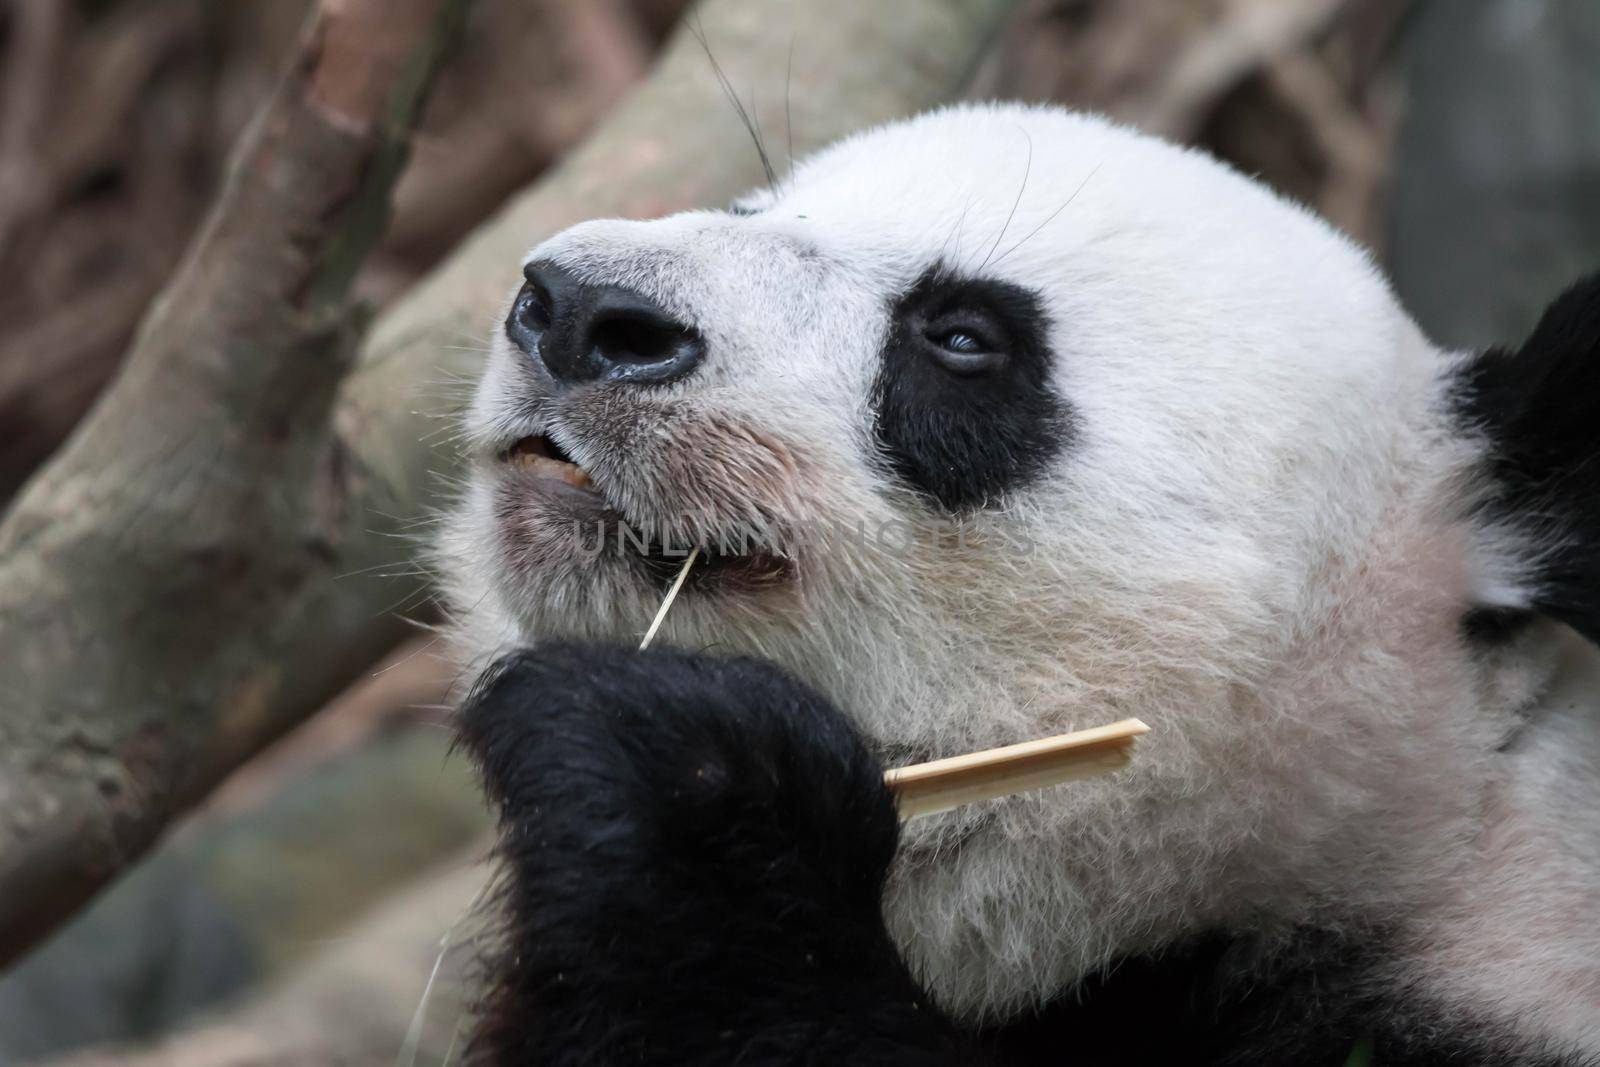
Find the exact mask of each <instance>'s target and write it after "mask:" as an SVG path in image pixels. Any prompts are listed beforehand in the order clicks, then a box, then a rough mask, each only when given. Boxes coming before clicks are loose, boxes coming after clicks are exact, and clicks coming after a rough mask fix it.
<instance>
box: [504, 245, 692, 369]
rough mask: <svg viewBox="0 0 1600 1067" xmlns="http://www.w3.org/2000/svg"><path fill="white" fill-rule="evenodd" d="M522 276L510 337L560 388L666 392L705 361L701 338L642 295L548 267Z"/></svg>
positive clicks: (530, 268) (532, 265) (508, 323)
mask: <svg viewBox="0 0 1600 1067" xmlns="http://www.w3.org/2000/svg"><path fill="white" fill-rule="evenodd" d="M523 275H524V276H525V277H526V278H527V284H525V285H524V286H523V287H522V291H521V292H520V293H518V294H517V300H516V303H515V304H513V305H512V307H511V314H510V315H509V316H507V318H506V335H507V336H508V337H510V338H511V340H512V342H513V343H515V344H516V345H517V347H518V348H521V349H522V350H523V351H524V352H527V353H528V354H529V355H537V356H538V357H539V359H540V361H541V362H543V363H544V365H545V366H546V367H547V368H549V371H550V374H551V375H552V376H553V377H554V378H555V379H556V381H558V382H563V383H571V384H577V383H580V382H638V383H641V384H649V385H662V384H665V383H667V382H674V381H677V380H678V379H679V378H682V377H683V376H684V375H686V374H688V373H689V372H690V371H692V370H694V368H695V366H696V365H697V364H698V363H699V362H700V360H701V359H702V358H703V357H704V356H705V351H706V344H705V341H704V340H703V339H702V338H701V337H700V334H699V333H698V332H696V331H695V330H694V329H693V328H692V327H690V326H686V325H684V324H683V323H681V322H679V321H678V320H677V319H675V318H673V317H672V315H670V314H669V313H668V312H667V311H666V310H665V309H663V308H662V307H661V306H660V305H659V304H657V303H656V302H655V301H653V300H651V299H650V298H649V297H647V296H645V295H644V294H642V293H639V292H636V291H635V290H633V289H628V288H625V287H623V286H620V285H609V284H604V283H594V282H588V281H584V280H583V279H582V278H580V277H579V276H578V275H577V274H575V273H573V272H572V271H570V270H567V269H566V268H564V267H559V266H557V265H556V264H554V263H548V262H535V263H530V264H528V265H527V267H525V268H524V269H523Z"/></svg>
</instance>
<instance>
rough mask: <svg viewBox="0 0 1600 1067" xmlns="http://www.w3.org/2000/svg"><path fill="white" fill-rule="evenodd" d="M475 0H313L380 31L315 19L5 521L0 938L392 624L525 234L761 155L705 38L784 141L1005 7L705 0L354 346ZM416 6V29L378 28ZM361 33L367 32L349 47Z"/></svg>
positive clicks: (241, 756) (287, 715)
mask: <svg viewBox="0 0 1600 1067" xmlns="http://www.w3.org/2000/svg"><path fill="white" fill-rule="evenodd" d="M459 2H460V0H431V2H428V0H406V2H405V3H399V2H397V0H327V2H326V4H325V10H324V12H323V18H324V19H325V20H333V21H335V22H337V21H338V20H342V19H349V20H356V21H352V22H350V23H349V24H348V25H349V26H352V27H354V26H358V25H359V24H360V23H359V20H361V19H366V20H368V25H369V26H370V32H368V33H359V32H357V33H347V32H343V31H342V30H335V31H334V32H330V31H329V30H328V29H327V27H326V23H325V22H324V23H319V24H318V28H314V29H313V30H312V32H311V34H310V36H309V38H308V47H307V49H306V52H305V57H304V59H303V60H302V62H301V63H300V64H299V65H298V66H297V67H296V69H295V71H294V72H293V73H292V74H291V76H290V77H289V79H288V81H287V82H286V83H285V85H284V87H283V89H282V91H281V92H280V93H279V94H278V96H277V98H276V99H275V100H274V102H273V104H272V105H271V107H270V108H269V109H268V110H267V112H266V113H265V114H264V115H263V116H262V118H261V119H260V120H259V122H258V124H257V125H256V127H255V128H254V129H253V131H252V132H251V133H250V134H249V135H247V138H246V142H245V145H244V146H243V148H242V150H241V152H240V154H239V156H238V161H239V162H238V165H237V167H236V170H235V173H234V175H233V178H232V180H231V182H230V183H229V187H228V189H227V191H226V192H225V193H224V195H223V197H222V200H221V202H220V203H219V204H218V206H217V209H216V210H215V212H214V213H213V216H212V218H211V220H210V222H209V224H208V225H207V227H206V229H205V232H204V233H203V234H202V236H201V238H200V240H199V242H198V244H197V246H196V247H195V249H194V250H193V251H192V252H191V254H190V256H189V257H188V259H187V260H186V261H185V263H184V265H183V267H182V268H181V269H180V270H179V272H178V274H177V276H176V277H175V279H174V280H173V282H172V283H171V285H170V286H169V287H168V289H167V291H166V292H165V294H164V295H163V296H162V297H161V298H160V299H159V300H158V301H157V303H156V304H155V306H154V307H153V308H152V310H151V313H150V316H149V318H148V319H147V321H146V323H145V325H144V327H143V329H142V330H141V333H140V336H139V339H138V341H137V342H136V346H135V350H134V352H133V353H132V354H131V356H130V358H129V361H128V363H127V366H126V368H125V370H124V372H123V374H122V375H121V377H120V378H119V379H118V380H117V381H116V382H115V383H114V384H113V386H112V387H111V389H110V390H109V391H108V393H107V394H106V396H105V397H103V398H102V401H101V403H100V404H99V405H98V406H97V408H96V410H95V411H94V412H93V414H92V415H91V416H90V417H89V419H88V420H86V422H85V424H84V425H83V426H82V427H81V428H80V430H79V431H78V432H77V433H76V434H75V436H74V437H73V439H72V440H71V441H70V442H69V444H68V445H67V446H66V447H65V448H64V450H63V451H62V453H61V454H60V455H59V456H58V457H57V458H56V459H55V460H54V461H53V462H52V463H51V464H50V465H49V466H48V467H46V468H45V469H44V471H42V472H41V474H40V475H39V476H38V477H37V478H36V479H35V480H34V481H33V482H32V483H31V484H30V485H29V486H28V488H27V489H26V490H25V491H24V493H23V495H22V496H21V497H20V498H19V500H18V502H17V504H16V506H15V508H14V510H13V512H12V513H11V515H10V516H9V517H8V518H7V520H6V522H5V523H4V525H3V526H0V649H4V652H3V653H0V962H3V961H4V960H5V959H7V958H10V957H12V956H14V955H16V954H17V953H18V952H19V951H21V950H22V949H24V948H25V947H26V946H28V945H29V944H31V943H32V942H34V941H36V940H37V939H38V938H40V937H41V936H43V935H44V934H45V933H46V932H47V931H48V930H49V929H50V928H51V927H52V926H53V925H54V924H55V923H56V922H58V921H59V920H60V919H61V918H63V917H65V916H66V915H68V914H70V913H71V912H72V911H73V910H74V909H75V908H76V907H77V906H78V905H79V904H81V903H82V902H83V901H84V900H85V899H87V898H88V897H89V895H90V894H92V893H93V892H94V890H95V889H96V888H97V887H99V886H100V885H102V884H103V883H104V882H105V881H106V880H107V879H109V878H110V877H111V876H112V875H114V874H115V873H116V872H117V871H118V870H119V869H121V868H122V867H124V866H125V865H126V864H127V863H129V862H130V861H131V860H133V859H134V858H136V857H137V856H138V855H140V854H141V853H142V852H143V851H144V850H145V849H146V848H148V847H149V845H150V844H151V842H152V841H153V840H154V839H155V838H156V837H157V835H158V834H159V833H160V831H161V829H162V828H163V827H164V826H166V825H167V824H168V823H169V822H170V821H171V819H172V818H173V817H174V816H175V815H177V814H178V813H180V812H182V811H183V810H184V809H185V808H186V807H188V806H189V805H191V804H193V803H194V802H195V801H196V800H197V799H198V798H200V797H201V796H203V795H204V794H205V792H206V791H207V790H208V789H209V788H211V787H212V786H213V785H215V784H216V783H217V782H218V781H219V780H220V779H221V777H222V776H223V775H225V774H226V773H227V772H228V771H229V770H231V769H232V768H233V767H235V766H237V765H238V764H239V763H241V762H242V761H243V760H245V759H247V758H248V757H249V756H250V755H251V754H253V753H254V752H255V751H257V750H259V749H260V748H261V747H262V746H263V745H264V744H266V743H267V742H268V741H270V740H271V739H273V738H274V737H276V736H277V735H279V734H281V733H282V732H283V731H285V730H287V729H288V728H290V727H291V726H293V725H294V724H295V723H297V722H299V721H300V720H301V719H303V718H304V717H305V716H306V715H308V714H310V713H311V712H312V711H313V710H315V709H316V708H317V707H319V706H320V705H321V704H322V703H323V702H324V701H325V700H326V699H327V698H328V697H330V696H331V695H332V694H334V693H335V692H337V691H338V690H339V689H340V688H341V687H342V685H343V684H344V683H345V682H346V681H347V680H348V679H349V678H350V677H351V676H352V675H353V673H354V672H356V671H357V670H359V669H360V668H361V667H363V666H365V665H366V664H369V663H371V662H373V661H374V660H375V659H376V658H377V657H378V656H379V655H380V654H381V653H382V652H383V651H384V650H385V649H387V648H388V647H390V646H392V645H393V644H394V643H395V642H396V640H397V639H398V638H399V636H400V635H401V633H402V629H403V623H402V622H401V621H400V620H399V619H398V618H397V617H396V615H395V614H394V613H393V611H392V610H391V609H392V608H393V607H394V605H395V603H396V602H397V601H405V600H406V599H407V598H408V596H409V594H410V593H411V592H412V591H413V590H412V589H411V588H408V587H405V586H397V585H396V584H395V583H394V582H393V581H385V580H382V579H381V578H379V577H376V576H374V573H375V572H382V571H385V570H387V569H390V568H395V569H401V570H405V569H408V568H407V559H408V557H410V556H412V555H414V554H415V547H416V545H415V536H414V535H415V526H414V524H415V521H416V519H417V518H418V517H420V516H422V515H424V514H425V513H426V512H427V511H428V509H429V507H430V505H432V504H436V503H437V496H436V493H437V487H438V486H439V485H440V484H441V479H443V480H447V479H448V476H449V472H450V471H451V469H452V468H453V467H454V465H455V463H456V457H455V455H454V454H453V450H452V448H451V447H450V446H449V444H448V443H447V441H448V432H441V423H440V419H441V417H445V416H448V414H449V412H450V410H451V408H452V406H453V403H454V400H455V398H452V397H451V395H450V390H449V389H448V388H447V387H446V386H445V385H444V384H443V383H445V382H448V381H451V380H457V381H459V380H463V379H466V378H470V377H471V375H472V374H473V372H474V371H475V369H476V365H477V361H478V358H479V356H478V351H477V350H478V348H479V347H480V346H481V344H482V340H483V338H484V337H486V336H487V335H488V333H489V330H490V329H491V327H492V323H493V321H494V319H495V318H496V317H497V314H498V312H499V310H500V307H501V304H502V301H503V300H504V299H505V298H506V295H507V293H508V292H509V290H510V289H511V287H512V286H513V285H514V284H515V282H516V281H517V279H518V277H519V270H518V264H519V261H520V258H521V256H522V254H523V253H524V252H525V251H526V250H527V249H528V248H529V247H531V246H532V245H533V244H535V243H536V242H537V241H539V240H540V239H541V238H543V237H545V236H547V235H548V234H550V233H552V232H554V231H555V230H558V229H560V228H562V227H564V226H566V225H568V224H570V223H573V222H576V221H578V220H580V219H583V218H589V217H594V216H602V215H622V216H648V215H655V214H660V213H663V212H667V211H671V210H675V209H679V208H683V207H689V206H695V205H705V204H718V203H722V202H725V201H726V200H727V199H728V198H729V197H730V196H732V195H733V194H735V193H737V192H739V191H741V190H743V189H745V188H747V187H749V186H751V185H754V184H756V183H758V182H759V181H761V180H762V176H761V171H760V167H759V165H758V162H757V159H756V154H755V151H754V149H753V147H752V145H751V144H750V141H749V134H748V132H747V131H746V130H745V128H744V126H743V125H742V124H741V123H740V121H739V120H738V118H737V117H736V116H735V114H734V110H733V108H732V107H731V106H730V105H729V103H728V101H727V100H726V99H725V98H724V90H723V86H722V84H721V83H720V82H719V80H718V79H717V77H716V76H715V75H714V74H713V70H712V65H711V63H710V62H708V60H707V57H706V54H705V51H704V50H703V48H702V45H701V43H700V41H699V39H697V37H698V36H700V35H703V38H704V40H705V41H706V42H707V44H708V46H709V48H710V50H711V51H712V52H714V53H715V55H716V57H717V59H718V61H719V62H720V64H721V66H722V68H723V69H724V70H725V71H726V73H727V77H728V81H729V82H730V83H731V85H732V86H733V89H734V91H735V92H737V93H739V95H740V96H741V97H743V98H744V99H745V101H746V104H747V106H749V107H750V108H751V110H752V111H753V113H754V114H755V116H756V119H757V122H758V123H759V125H760V127H761V128H762V129H763V130H764V131H766V135H767V140H768V145H769V148H771V149H772V151H773V155H774V156H775V158H776V159H777V161H778V164H779V167H780V169H781V168H782V166H783V165H784V163H785V159H784V154H785V153H784V151H783V148H782V147H780V146H782V145H786V144H787V143H789V141H790V139H791V135H792V142H793V144H794V145H795V147H796V149H797V150H799V149H803V148H809V147H813V146H815V145H818V144H821V143H825V142H827V141H829V140H832V139H834V138H836V137H838V136H840V135H842V134H844V133H847V132H850V131H851V130H854V129H857V128H860V127H862V126H865V125H870V124H873V123H878V122H882V121H886V120H889V119H892V118H895V117H898V116H901V115H904V114H906V113H909V112H912V111H916V110H918V109H921V108H925V107H927V106H930V105H932V104H935V103H937V102H939V101H941V100H943V99H946V98H948V97H950V96H951V95H953V94H954V93H956V92H957V91H958V90H959V89H960V88H961V87H962V86H963V85H964V84H965V82H966V81H967V79H968V76H969V74H970V72H971V69H972V67H973V66H974V64H975V62H976V60H977V58H978V56H979V55H981V53H982V51H983V49H984V46H985V45H986V43H987V42H988V40H989V38H990V36H991V34H992V32H993V30H994V29H995V27H996V25H997V23H998V21H999V19H1000V18H1001V16H1002V15H1003V14H1004V13H1005V11H1006V10H1007V9H1008V8H1009V7H1010V6H1011V5H1010V3H1009V2H1007V0H897V2H896V3H895V4H893V5H874V4H861V3H859V2H857V0H815V2H811V3H807V4H797V5H794V6H793V7H792V8H790V9H788V10H786V11H784V12H783V13H782V14H781V15H779V16H778V17H775V16H774V12H773V10H772V8H771V7H770V6H769V5H764V4H749V3H746V2H743V0H713V2H708V3H706V4H705V5H704V6H703V7H702V8H701V9H700V10H699V12H698V15H697V16H695V17H694V18H697V20H698V21H692V22H691V25H692V26H694V27H696V29H697V30H698V34H697V33H693V32H691V33H683V32H680V34H679V35H678V37H677V39H676V40H675V41H674V42H673V44H672V45H671V46H670V47H669V50H668V52H667V54H666V56H665V57H664V59H663V61H662V63H661V64H660V66H659V67H658V69H657V71H656V72H655V74H654V75H653V77H652V79H651V81H650V82H649V83H648V84H647V86H646V87H645V88H644V89H642V90H641V91H640V92H639V93H637V94H636V95H635V96H634V97H633V98H632V99H631V100H630V101H629V102H628V103H626V104H624V105H623V107H622V108H621V109H620V110H619V112H618V113H617V114H616V115H615V116H614V117H613V118H612V119H611V120H610V121H609V122H608V123H607V125H606V126H605V127H604V128H603V130H602V131H601V132H600V133H599V134H598V135H597V136H596V137H594V138H593V139H592V140H591V141H590V142H588V143H587V144H586V145H585V146H584V147H583V148H582V149H580V150H578V151H577V152H575V153H574V154H573V155H572V156H570V157H569V158H568V159H567V160H566V161H565V162H564V163H563V164H562V165H561V166H560V167H559V168H558V169H557V170H556V171H554V172H553V173H552V174H551V175H550V176H549V177H548V178H547V179H546V180H544V181H542V182H540V183H539V184H538V185H537V186H536V187H535V188H533V189H532V190H531V191H529V192H528V193H526V194H523V195H521V196H519V197H518V198H516V199H515V200H514V201H513V202H512V203H511V204H510V205H509V206H508V207H507V208H506V209H505V210H504V211H503V212H502V213H501V214H500V216H499V217H498V218H496V219H495V220H494V221H493V222H491V223H490V224H488V225H487V226H485V227H484V228H482V229H481V230H480V231H479V232H478V233H477V234H476V235H475V236H474V237H472V238H471V239H469V240H468V241H467V242H465V243H464V244H463V246H462V247H461V248H460V249H459V250H458V251H457V252H456V253H455V254H454V255H453V256H452V257H451V259H450V260H448V261H447V262H446V264H445V265H444V266H443V267H441V268H440V269H439V270H438V271H437V272H435V273H434V274H433V275H432V276H430V277H429V278H428V279H427V280H426V281H425V282H423V283H422V284H420V285H418V286H417V287H416V288H415V289H414V290H412V291H411V292H410V293H408V294H407V296H406V297H405V298H404V299H403V300H402V301H401V302H400V303H398V304H397V305H395V306H394V307H392V308H391V309H390V310H389V311H388V312H387V313H386V314H385V315H384V316H383V317H382V318H381V319H380V320H379V321H378V322H377V323H376V326H375V328H374V329H373V331H372V332H371V334H370V336H369V337H368V339H367V341H366V343H365V345H364V346H363V347H362V348H361V350H360V353H359V355H358V356H357V357H356V367H355V369H354V371H353V372H351V373H348V374H347V373H346V372H347V368H348V366H349V364H350V355H351V353H352V352H355V351H356V346H355V344H354V340H355V338H356V335H357V333H358V330H357V328H356V324H354V323H353V322H352V320H351V318H350V316H349V315H348V314H347V306H346V305H347V302H346V300H345V290H346V288H347V286H348V283H349V280H350V278H351V276H352V274H353V271H354V269H355V267H356V265H357V264H359V262H360V259H361V257H362V255H363V253H364V252H365V251H366V249H367V248H369V247H370V245H371V243H372V242H373V240H374V239H375V237H376V235H377V231H378V229H379V227H380V224H381V222H382V217H383V210H384V206H385V204H386V202H387V196H386V194H387V190H388V187H389V184H390V183H391V182H392V180H393V176H394V173H395V171H396V169H397V168H398V164H399V159H400V146H401V144H402V143H403V137H401V136H399V134H400V133H401V132H402V131H403V130H404V129H405V128H406V126H407V124H408V123H409V121H410V119H411V117H412V115H413V114H414V112H415V106H416V101H417V99H418V98H419V97H420V90H421V85H422V84H423V82H424V81H425V78H424V77H423V73H424V71H425V70H426V69H428V68H429V67H430V66H431V63H432V60H433V59H434V58H436V55H435V52H436V46H437V43H438V41H439V40H440V39H441V37H442V36H443V34H442V33H441V31H440V30H439V28H438V27H439V25H440V23H439V21H435V20H442V19H444V17H445V16H446V15H448V14H451V13H454V12H455V11H457V10H458V7H459ZM407 12H409V13H407ZM380 16H381V17H380ZM406 34H417V35H419V38H413V44H414V45H415V47H414V48H412V49H407V48H404V47H390V45H391V44H392V43H393V42H395V41H399V40H401V39H402V37H403V36H404V35H406ZM346 49H361V50H362V51H363V53H366V52H369V51H370V52H372V53H373V54H374V55H376V56H377V57H379V58H378V59H377V60H375V61H366V60H364V61H363V62H361V63H357V62H353V61H351V60H350V57H348V56H346V57H344V58H343V59H342V60H340V61H339V62H338V63H337V67H336V66H335V60H336V59H337V58H338V56H339V53H341V52H342V51H343V50H346ZM355 74H359V76H356V77H352V75H355ZM383 78H389V79H391V82H390V91H389V92H383V91H380V90H379V89H378V88H377V85H378V84H379V83H380V81H381V79H383ZM791 101H792V106H790V102H791ZM374 107H376V108H378V110H377V111H375V112H373V113H370V114H369V113H366V112H365V110H364V109H368V108H374ZM788 115H792V116H793V119H794V127H793V129H792V131H790V130H787V129H786V125H787V123H786V118H787V116H788ZM431 476H438V477H437V478H436V477H431Z"/></svg>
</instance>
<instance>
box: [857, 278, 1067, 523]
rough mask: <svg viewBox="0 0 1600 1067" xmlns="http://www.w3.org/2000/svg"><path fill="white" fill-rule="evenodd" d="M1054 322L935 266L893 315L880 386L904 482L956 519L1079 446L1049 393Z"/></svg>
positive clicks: (887, 448) (1014, 291) (1006, 291)
mask: <svg viewBox="0 0 1600 1067" xmlns="http://www.w3.org/2000/svg"><path fill="white" fill-rule="evenodd" d="M1048 335H1049V322H1048V320H1047V319H1046V317H1045V314H1044V310H1043V308H1042V307H1041V306H1040V302H1039V298H1038V297H1037V296H1036V295H1035V294H1033V293H1031V292H1029V291H1028V290H1026V289H1024V288H1022V287H1021V286H1017V285H1013V284H1011V283H1009V282H1002V281H994V280H985V279H972V278H957V277H953V276H951V275H950V274H948V273H945V272H944V271H942V270H940V269H939V268H934V269H932V270H929V271H928V272H927V273H925V274H923V275H922V277H921V278H919V279H918V280H917V282H916V284H914V285H913V286H912V287H911V289H910V290H909V291H908V292H906V293H905V294H904V295H903V296H901V297H900V298H899V299H897V300H896V301H895V303H894V306H893V307H892V308H891V309H890V330H889V338H888V341H887V343H886V344H885V345H884V350H883V362H882V365H881V366H880V368H879V370H878V377H877V381H876V382H875V383H874V386H873V394H872V409H873V413H874V420H875V430H876V433H877V438H878V442H879V444H880V446H881V447H882V450H883V455H884V458H885V460H886V462H887V463H888V465H889V466H890V468H891V469H892V470H893V471H894V473H895V475H896V476H897V477H898V478H899V479H901V480H902V481H904V482H905V483H906V484H908V485H910V486H912V487H914V488H916V489H918V490H921V491H922V492H923V493H925V494H927V495H928V496H930V497H932V498H933V499H934V500H935V501H937V502H938V504H939V505H941V506H942V507H944V508H945V509H947V510H949V511H961V510H966V509H969V508H976V507H983V506H985V505H987V504H989V503H992V502H993V501H994V500H995V499H997V498H998V497H1000V496H1001V495H1002V494H1004V493H1005V492H1006V491H1007V490H1010V489H1014V488H1018V487H1020V486H1022V485H1025V484H1027V482H1028V481H1029V480H1030V479H1032V478H1034V477H1035V476H1037V475H1038V474H1039V473H1040V472H1041V471H1043V470H1044V469H1045V468H1046V467H1047V466H1048V465H1049V463H1050V461H1051V460H1052V459H1054V458H1055V457H1056V455H1058V454H1059V453H1060V451H1061V449H1062V448H1063V447H1065V445H1066V444H1067V442H1068V441H1069V440H1070V438H1071V434H1072V418H1071V411H1070V409H1069V408H1068V407H1067V405H1066V403H1065V402H1064V401H1063V400H1062V399H1061V398H1060V397H1059V396H1057V395H1056V394H1055V392H1054V390H1052V389H1051V387H1050V380H1049V375H1050V364H1051V361H1052V359H1053V356H1052V354H1051V352H1050V349H1049V347H1048V344H1047V338H1048Z"/></svg>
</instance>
